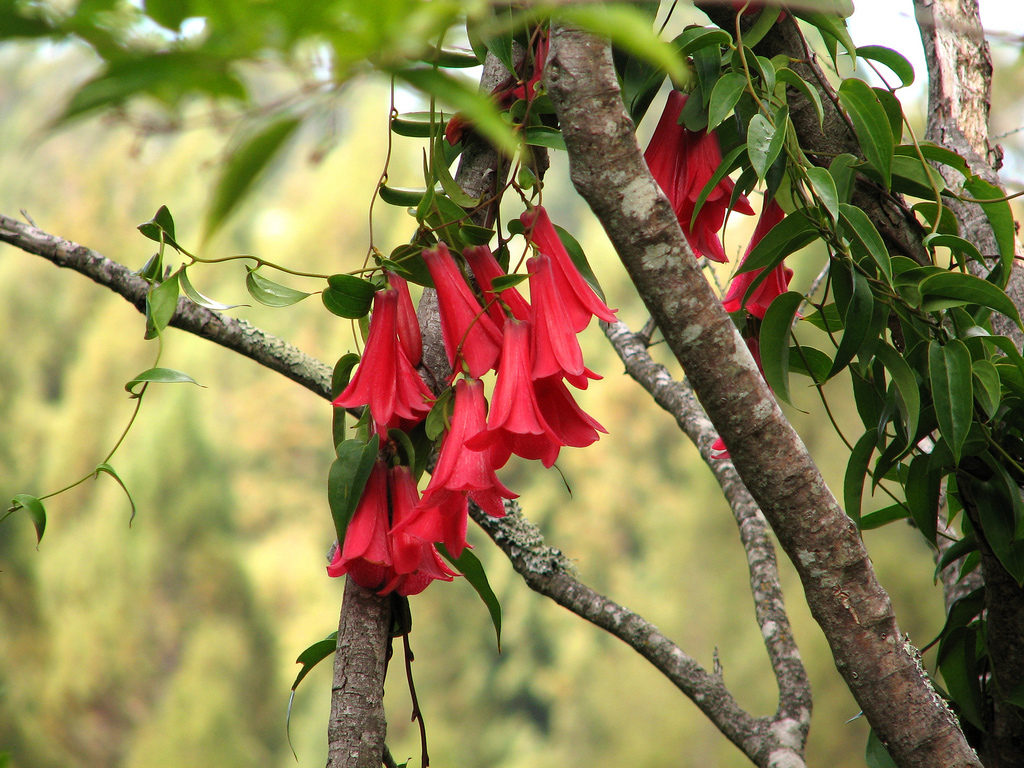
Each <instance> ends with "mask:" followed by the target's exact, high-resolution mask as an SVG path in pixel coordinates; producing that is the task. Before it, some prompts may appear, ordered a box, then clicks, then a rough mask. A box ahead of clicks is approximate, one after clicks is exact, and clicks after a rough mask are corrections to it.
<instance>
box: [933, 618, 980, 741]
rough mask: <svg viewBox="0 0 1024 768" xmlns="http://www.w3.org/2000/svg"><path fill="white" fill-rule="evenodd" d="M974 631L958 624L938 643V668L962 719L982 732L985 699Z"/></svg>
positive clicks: (975, 632) (975, 631)
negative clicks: (979, 673) (982, 691)
mask: <svg viewBox="0 0 1024 768" xmlns="http://www.w3.org/2000/svg"><path fill="white" fill-rule="evenodd" d="M977 655H978V654H977V630H976V629H975V628H973V627H960V628H958V629H955V630H953V631H952V632H950V633H949V635H947V636H946V637H944V638H943V640H942V643H941V644H940V645H939V661H938V664H939V670H940V671H941V672H942V679H943V681H944V682H945V683H946V690H947V691H949V695H950V696H951V697H952V699H953V701H954V703H955V704H956V708H957V710H958V712H959V715H960V717H961V718H964V719H965V720H967V721H968V722H970V723H971V725H973V726H974V727H975V728H978V729H979V730H982V731H984V729H985V725H984V718H983V716H982V710H983V708H984V700H983V697H982V693H981V684H980V682H979V677H978V658H977Z"/></svg>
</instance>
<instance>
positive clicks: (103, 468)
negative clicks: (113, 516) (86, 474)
mask: <svg viewBox="0 0 1024 768" xmlns="http://www.w3.org/2000/svg"><path fill="white" fill-rule="evenodd" d="M100 473H103V474H105V475H110V476H111V477H112V478H114V482H115V483H117V484H118V485H120V486H121V490H122V491H124V495H125V496H127V497H128V503H129V504H130V505H131V508H132V513H131V516H130V517H129V518H128V525H131V524H132V521H134V520H135V499H133V498H132V492H131V491H129V490H128V486H127V485H125V484H124V480H122V479H121V476H120V475H119V474H117V470H116V469H114V468H113V467H112V466H111V465H110V464H108V463H107V462H103V463H102V464H100V465H99V466H98V467H96V472H95V476H96V477H99V476H100Z"/></svg>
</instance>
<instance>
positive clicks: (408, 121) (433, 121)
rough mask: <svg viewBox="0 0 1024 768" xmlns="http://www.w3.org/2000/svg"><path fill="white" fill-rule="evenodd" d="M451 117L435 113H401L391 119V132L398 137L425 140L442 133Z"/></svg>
mask: <svg viewBox="0 0 1024 768" xmlns="http://www.w3.org/2000/svg"><path fill="white" fill-rule="evenodd" d="M450 118H451V115H448V114H445V113H443V112H440V111H436V112H433V113H431V112H403V113H402V114H400V115H395V116H394V117H392V118H391V130H392V131H393V132H394V133H397V134H398V135H399V136H409V137H411V138H415V139H426V138H428V137H430V136H438V135H440V134H443V133H444V128H445V125H446V124H447V122H448V120H449V119H450Z"/></svg>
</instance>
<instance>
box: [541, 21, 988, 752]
mask: <svg viewBox="0 0 1024 768" xmlns="http://www.w3.org/2000/svg"><path fill="white" fill-rule="evenodd" d="M546 71H547V74H546V84H547V90H548V94H549V95H550V97H551V100H552V102H553V104H554V106H555V110H556V112H557V114H558V117H559V121H560V123H561V126H562V133H563V136H564V138H565V142H566V146H567V148H568V152H569V164H570V174H571V177H572V180H573V183H574V185H575V186H576V189H577V190H578V191H579V192H580V194H581V195H582V196H583V197H584V198H585V199H586V200H587V202H588V203H589V204H590V207H591V208H592V209H593V211H594V213H595V214H596V215H597V217H598V219H599V220H600V221H601V223H602V225H603V226H604V229H605V231H606V232H607V234H608V236H609V237H610V239H611V241H612V243H613V245H614V246H615V249H616V251H617V252H618V254H619V256H620V258H621V260H622V262H623V264H624V265H625V267H626V269H627V271H628V272H629V274H630V277H631V279H632V280H633V283H634V284H635V285H636V287H637V289H638V291H639V293H640V295H641V297H642V298H643V299H644V302H645V303H646V304H647V306H648V309H649V310H650V311H651V314H652V315H653V317H654V319H655V321H656V322H657V324H658V326H659V327H660V328H661V330H662V332H663V333H664V335H665V339H666V341H667V342H668V345H669V347H670V348H671V349H672V351H673V353H674V354H675V356H676V358H677V359H678V360H679V361H680V363H681V364H682V365H683V368H684V370H686V372H687V376H688V377H689V379H690V381H691V382H692V384H693V388H694V391H695V392H696V393H697V395H698V397H699V398H700V400H701V403H702V404H703V406H704V408H705V410H706V411H707V413H708V415H709V416H710V417H711V420H712V422H713V423H714V425H715V427H716V428H717V429H718V431H719V432H720V433H721V435H722V437H723V439H724V440H725V443H726V445H727V446H728V447H729V450H730V452H731V454H732V458H733V462H734V464H735V466H736V469H737V470H738V472H739V474H740V477H742V479H743V481H744V483H745V484H746V486H747V488H748V489H749V491H750V493H751V495H752V496H753V497H754V499H756V500H757V502H758V503H759V505H760V507H761V509H762V510H763V512H764V514H765V516H766V517H767V519H768V521H769V522H770V523H771V525H772V528H773V529H774V530H775V532H776V534H777V536H778V538H779V541H780V543H781V544H782V546H783V548H784V549H785V550H786V553H787V555H788V556H789V558H790V559H791V560H792V562H793V563H794V565H795V566H796V569H797V572H798V573H799V575H800V578H801V581H802V583H803V586H804V591H805V594H806V597H807V602H808V605H809V607H810V609H811V612H812V614H813V616H814V618H815V620H816V621H817V622H818V624H819V625H820V626H821V628H822V630H823V632H824V633H825V636H826V638H827V639H828V641H829V645H830V646H831V649H832V654H833V657H834V658H835V661H836V665H837V667H838V668H839V671H840V673H841V674H842V675H843V677H844V679H845V680H846V683H847V685H848V686H849V688H850V690H851V691H852V692H853V695H854V696H855V698H856V699H857V701H858V703H859V704H860V706H861V708H862V709H863V711H864V713H865V715H867V717H868V720H869V722H871V724H872V727H873V728H874V729H875V731H876V733H878V735H879V737H880V738H881V739H882V741H883V743H885V744H886V746H887V747H888V748H889V751H890V754H892V755H893V757H894V759H895V760H896V761H897V763H898V764H899V765H901V766H922V768H924V766H928V768H936V767H938V766H947V765H948V766H953V765H956V766H976V765H980V764H979V762H978V759H977V757H976V756H975V755H974V753H973V751H972V750H971V748H970V747H969V746H968V745H967V742H966V740H965V739H964V737H963V734H962V733H961V731H960V729H959V727H958V726H957V723H956V720H955V718H954V717H953V715H952V713H951V712H950V711H949V709H948V708H947V707H946V706H945V704H944V702H943V701H942V699H941V697H939V696H938V694H937V693H936V692H935V690H934V689H933V688H932V686H931V684H930V683H929V681H928V678H927V676H926V674H925V672H924V670H923V669H922V668H921V665H920V661H919V658H918V655H917V653H916V651H915V649H913V647H912V646H911V645H910V644H909V643H908V642H907V641H906V640H905V639H904V638H903V636H902V634H901V633H900V631H899V627H898V626H897V624H896V620H895V616H894V615H893V610H892V604H891V602H890V600H889V596H888V594H887V593H886V592H885V590H884V589H883V588H882V586H881V584H879V583H878V580H877V578H876V577H875V575H874V571H873V569H872V567H871V562H870V559H869V558H868V555H867V552H866V550H865V549H864V546H863V543H862V541H861V539H860V533H859V531H858V530H857V527H856V525H854V523H853V521H852V520H850V518H849V517H847V516H846V515H845V514H844V512H843V511H842V509H841V508H840V507H839V505H838V503H837V502H836V500H835V498H834V497H833V496H832V494H831V493H830V492H829V490H828V488H827V487H826V485H825V482H824V480H823V479H822V477H821V475H820V473H819V472H818V469H817V467H816V466H815V465H814V462H813V460H812V459H811V457H810V456H809V455H808V453H807V450H806V448H805V447H804V445H803V443H802V442H801V441H800V438H799V437H798V436H797V435H796V433H795V432H794V431H793V429H792V427H791V426H790V424H789V422H788V421H787V420H786V418H785V417H784V416H783V414H782V411H781V410H780V409H779V406H778V404H777V403H776V401H775V398H774V397H773V396H772V394H771V392H770V391H769V390H768V388H767V386H766V385H765V384H764V382H763V381H762V379H761V376H760V374H759V372H758V370H757V367H756V365H755V364H754V361H753V359H752V358H751V356H750V353H749V351H748V350H747V347H746V344H745V343H744V342H743V340H742V339H741V338H740V336H739V334H738V332H737V331H736V328H735V326H734V325H733V324H732V321H731V320H730V319H729V316H728V315H727V314H726V313H725V310H724V309H722V306H721V302H720V301H719V300H718V298H717V297H716V296H715V295H714V293H713V292H712V291H711V289H710V287H709V286H708V284H707V282H706V281H705V279H704V277H703V275H702V274H701V272H700V270H699V269H698V268H697V265H696V261H695V259H694V257H693V253H692V251H691V250H690V248H689V247H688V246H687V244H686V241H685V239H684V237H683V234H682V232H681V230H680V229H679V224H678V222H677V220H676V217H675V215H674V213H673V212H672V209H671V206H670V205H669V203H668V200H667V199H666V198H665V196H664V195H663V194H662V192H661V190H660V189H659V188H658V186H657V184H656V183H655V182H654V180H653V179H652V178H651V175H650V173H649V171H648V169H647V166H646V164H645V163H644V161H643V157H642V155H641V152H640V148H639V146H638V145H637V142H636V138H635V135H634V126H633V124H632V122H631V121H630V120H629V118H628V116H627V115H626V113H625V110H624V108H623V105H622V98H621V95H620V92H619V86H618V82H617V80H616V77H615V71H614V68H613V66H612V58H611V51H610V47H609V46H608V44H607V43H606V42H604V41H601V40H598V39H596V38H594V37H592V36H590V35H588V34H586V33H583V32H581V31H579V30H575V29H571V28H568V27H564V26H558V25H553V29H552V33H551V48H550V52H549V59H548V66H547V69H546Z"/></svg>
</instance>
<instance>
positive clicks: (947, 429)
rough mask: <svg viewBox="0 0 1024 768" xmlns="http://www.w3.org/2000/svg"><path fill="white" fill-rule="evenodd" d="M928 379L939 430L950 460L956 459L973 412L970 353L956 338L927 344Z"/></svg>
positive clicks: (965, 438) (969, 425) (969, 426)
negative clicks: (948, 451) (948, 450)
mask: <svg viewBox="0 0 1024 768" xmlns="http://www.w3.org/2000/svg"><path fill="white" fill-rule="evenodd" d="M928 380H929V382H930V384H931V390H932V402H933V403H934V405H935V419H936V421H937V422H938V424H939V433H940V434H941V435H942V437H943V438H944V439H945V441H946V443H947V445H949V449H950V451H952V453H953V460H954V461H955V462H957V463H959V461H960V454H961V450H962V449H963V445H964V441H965V440H967V433H968V432H969V431H970V428H971V422H972V421H973V416H974V386H973V384H972V379H971V353H970V352H969V351H968V349H967V346H966V345H965V344H964V343H963V342H962V341H960V340H959V339H951V340H950V341H948V342H947V343H946V344H944V345H943V344H939V343H938V342H936V341H933V342H931V343H930V344H929V345H928Z"/></svg>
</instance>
